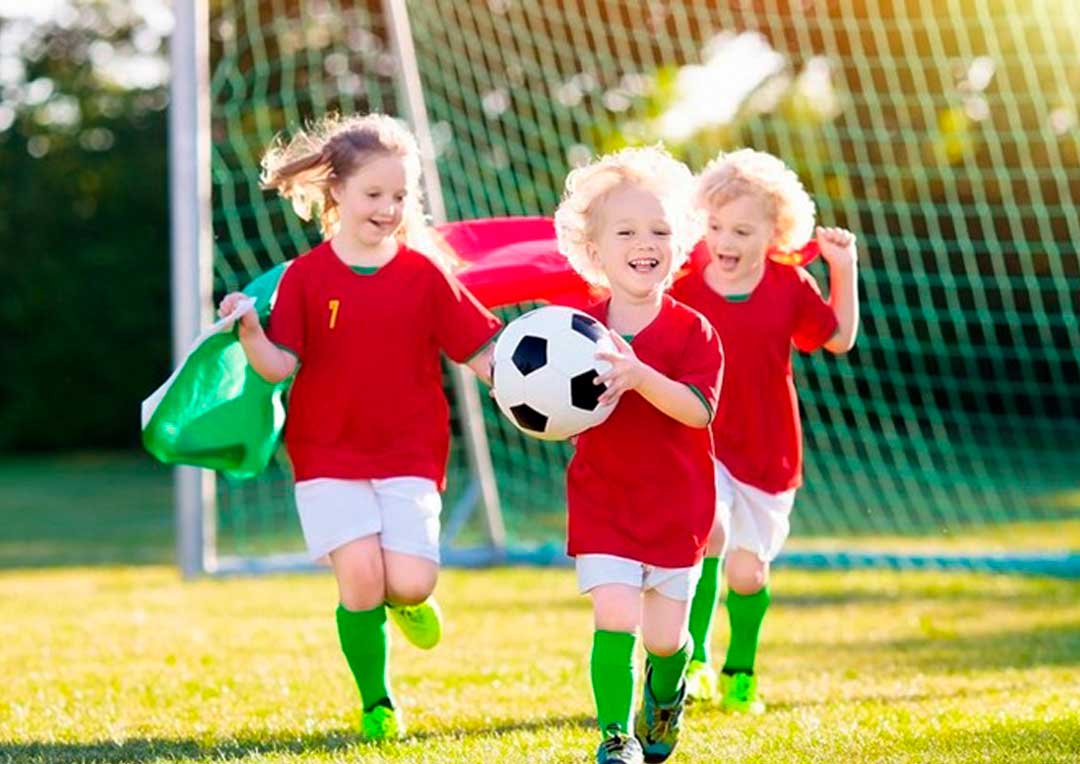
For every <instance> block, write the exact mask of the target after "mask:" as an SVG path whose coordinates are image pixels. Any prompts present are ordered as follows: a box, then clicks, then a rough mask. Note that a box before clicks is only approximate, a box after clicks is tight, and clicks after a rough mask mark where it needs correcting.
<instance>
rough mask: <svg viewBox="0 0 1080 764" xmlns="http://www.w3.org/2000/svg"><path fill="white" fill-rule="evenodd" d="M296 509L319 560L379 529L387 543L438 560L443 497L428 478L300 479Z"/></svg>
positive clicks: (383, 542) (394, 549)
mask: <svg viewBox="0 0 1080 764" xmlns="http://www.w3.org/2000/svg"><path fill="white" fill-rule="evenodd" d="M296 509H297V511H298V512H299V514H300V527H301V528H302V529H303V531H304V541H306V542H307V547H308V551H309V552H310V553H311V556H312V558H313V559H315V560H317V561H319V562H328V561H329V557H328V555H329V554H330V552H332V551H334V550H335V549H337V548H338V547H341V546H344V545H345V544H347V543H349V542H350V541H355V540H356V539H360V538H364V537H365V536H373V535H375V534H376V533H378V534H380V535H381V538H380V545H381V546H382V548H383V549H389V550H390V551H392V552H401V553H402V554H411V555H415V556H417V557H424V558H426V559H428V560H433V561H435V562H438V561H439V512H440V511H442V497H441V496H440V495H439V489H438V487H437V486H436V485H435V481H433V480H429V479H428V478H421V477H394V478H385V479H379V480H339V479H336V478H315V479H314V480H302V481H300V482H299V483H297V484H296Z"/></svg>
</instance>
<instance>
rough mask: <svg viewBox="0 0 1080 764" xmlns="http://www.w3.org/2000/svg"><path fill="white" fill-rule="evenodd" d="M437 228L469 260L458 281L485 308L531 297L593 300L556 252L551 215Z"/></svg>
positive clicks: (578, 302) (558, 301)
mask: <svg viewBox="0 0 1080 764" xmlns="http://www.w3.org/2000/svg"><path fill="white" fill-rule="evenodd" d="M438 231H439V233H440V234H442V236H443V238H444V239H445V240H446V243H447V244H449V245H450V246H451V247H452V248H453V249H454V251H455V252H457V254H458V255H459V256H460V257H461V259H462V260H464V261H466V263H468V265H466V267H465V268H464V269H462V270H461V271H459V272H458V274H457V275H458V278H459V279H461V283H462V284H464V285H465V286H466V287H468V289H469V291H470V292H472V293H473V294H474V295H476V299H478V300H479V301H480V302H481V303H483V304H484V305H486V306H488V307H489V308H495V307H499V306H502V305H513V304H515V303H520V302H529V301H533V300H541V301H544V302H549V303H552V304H554V305H568V306H570V307H573V308H583V307H585V306H586V305H588V304H589V303H591V302H595V300H596V297H597V294H596V292H595V291H594V290H593V289H592V288H591V287H590V286H589V284H588V283H587V282H586V281H585V280H584V279H582V278H581V277H580V276H579V275H577V273H576V272H575V271H574V269H573V268H571V267H570V263H569V262H568V261H567V259H566V257H565V256H564V255H563V254H562V253H560V252H559V247H558V243H557V241H556V239H555V223H554V221H552V220H551V218H542V217H509V218H491V219H487V220H466V221H462V222H459V223H447V224H445V225H442V226H439V228H438Z"/></svg>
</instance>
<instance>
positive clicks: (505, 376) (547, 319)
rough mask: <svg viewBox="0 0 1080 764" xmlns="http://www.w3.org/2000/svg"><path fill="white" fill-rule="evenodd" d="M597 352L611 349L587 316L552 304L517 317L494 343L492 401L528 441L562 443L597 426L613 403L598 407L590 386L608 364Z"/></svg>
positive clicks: (598, 391) (603, 330)
mask: <svg viewBox="0 0 1080 764" xmlns="http://www.w3.org/2000/svg"><path fill="white" fill-rule="evenodd" d="M598 350H606V351H608V352H612V351H614V350H615V345H614V343H613V342H612V341H611V338H610V337H608V334H607V329H606V328H605V327H604V325H603V324H601V323H600V322H599V321H597V320H596V319H595V318H593V317H592V316H590V315H588V314H587V313H582V312H581V311H580V310H574V309H573V308H564V307H558V306H554V305H550V306H545V307H543V308H537V309H536V310H532V311H529V312H528V313H526V314H524V315H523V316H520V317H518V318H516V319H514V320H513V321H511V322H510V323H509V324H507V325H506V328H505V329H503V331H502V334H500V335H499V339H498V341H497V342H496V343H495V373H494V380H493V390H494V394H495V401H496V402H497V403H498V404H499V408H500V409H502V412H503V414H505V415H506V417H507V419H509V420H510V421H511V422H513V423H514V425H515V426H516V427H517V428H518V429H519V430H521V431H522V432H524V433H525V434H526V435H531V436H533V437H534V438H540V439H541V440H564V439H566V438H569V437H570V436H572V435H577V434H578V433H579V432H581V431H582V430H587V429H588V428H590V427H595V426H596V425H598V424H600V423H601V422H603V421H604V420H605V419H607V418H608V415H609V414H611V412H612V410H613V409H614V408H615V404H609V405H603V406H602V405H600V401H599V398H600V394H601V393H603V392H604V386H603V385H597V384H594V382H593V380H595V379H596V377H597V376H598V375H599V374H602V373H603V372H605V371H607V370H609V369H610V368H611V364H609V363H608V362H607V361H601V360H598V359H597V358H596V357H595V355H596V352H597V351H598Z"/></svg>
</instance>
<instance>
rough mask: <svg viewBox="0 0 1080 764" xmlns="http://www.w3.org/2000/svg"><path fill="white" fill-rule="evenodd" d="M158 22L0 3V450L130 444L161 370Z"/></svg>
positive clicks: (164, 308) (129, 13)
mask: <svg viewBox="0 0 1080 764" xmlns="http://www.w3.org/2000/svg"><path fill="white" fill-rule="evenodd" d="M171 27H172V16H171V12H170V11H169V10H168V7H167V6H166V5H165V4H164V3H163V2H159V1H158V0H152V1H147V0H142V1H138V2H121V1H120V0H97V1H91V2H63V1H61V0H56V1H55V2H54V1H50V0H41V2H38V0H34V2H24V1H23V0H14V1H13V2H12V1H8V2H3V3H0V178H2V182H0V273H2V279H3V281H2V286H0V368H2V369H3V374H0V451H11V450H15V449H18V450H19V451H24V452H25V451H41V450H60V449H78V448H117V447H134V446H136V445H137V444H138V443H139V437H138V434H139V428H138V421H139V416H138V403H139V401H140V400H142V398H143V397H145V396H146V395H147V394H148V392H149V391H151V390H153V388H154V387H156V386H157V385H158V384H160V383H161V381H162V380H163V379H164V377H165V376H166V375H167V374H168V370H169V352H170V340H169V251H168V245H169V229H168V214H167V209H168V201H167V188H168V183H167V167H166V148H165V147H166V106H167V104H168V61H167V53H166V44H165V41H166V38H167V36H168V34H169V32H170V30H171Z"/></svg>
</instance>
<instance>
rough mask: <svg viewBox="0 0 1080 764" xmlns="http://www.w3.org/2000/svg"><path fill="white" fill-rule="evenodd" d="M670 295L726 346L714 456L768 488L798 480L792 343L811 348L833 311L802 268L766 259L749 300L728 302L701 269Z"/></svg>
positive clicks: (833, 325)
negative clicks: (707, 324) (706, 322)
mask: <svg viewBox="0 0 1080 764" xmlns="http://www.w3.org/2000/svg"><path fill="white" fill-rule="evenodd" d="M671 293H672V296H674V297H675V299H677V300H680V301H682V302H684V303H686V304H687V305H689V306H690V307H691V308H694V309H695V310H698V311H700V312H701V313H702V314H703V315H704V316H705V317H706V318H707V319H708V320H709V322H710V323H712V325H713V327H715V329H716V331H717V334H719V336H720V341H721V343H723V347H724V360H725V372H724V393H723V395H722V396H720V405H719V408H718V409H717V412H716V417H715V418H714V419H713V424H712V430H713V441H714V444H715V449H716V458H717V459H719V460H720V461H721V462H723V463H724V466H726V467H727V468H728V470H729V471H730V472H731V474H732V475H733V476H735V478H737V479H738V480H740V481H742V482H743V483H748V484H750V485H752V486H754V487H755V488H760V489H761V490H763V491H768V492H769V493H780V492H782V491H786V490H788V489H790V488H797V487H798V486H800V485H801V484H802V424H801V422H800V420H799V403H798V399H797V397H796V393H795V382H794V378H793V374H792V368H791V346H792V344H794V345H795V347H797V348H798V349H799V350H802V351H804V352H810V351H812V350H816V349H817V348H819V347H821V346H822V345H823V344H824V343H825V342H827V341H828V340H829V338H830V337H832V336H833V334H835V333H836V329H837V320H836V314H835V313H834V312H833V310H832V308H831V307H830V306H829V304H828V303H826V302H825V301H824V300H823V299H822V297H821V292H820V291H819V290H818V286H817V283H816V282H815V281H814V278H813V276H811V275H810V274H809V273H807V272H806V271H805V270H803V269H802V268H792V267H788V266H784V265H779V264H777V263H774V262H769V263H767V264H766V267H765V275H764V276H763V277H762V280H761V283H760V284H758V286H757V287H756V288H755V289H754V291H753V292H752V293H751V294H750V297H749V299H747V300H745V301H742V302H732V301H728V300H726V299H724V298H723V297H721V296H720V295H719V294H717V293H716V292H714V291H713V290H712V288H711V287H709V285H708V284H707V283H706V282H705V279H704V276H703V275H702V273H700V272H695V273H693V274H692V275H690V276H688V277H687V278H685V279H683V280H681V281H679V282H678V283H677V284H676V285H675V286H674V287H673V289H672V292H671Z"/></svg>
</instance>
